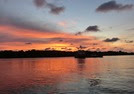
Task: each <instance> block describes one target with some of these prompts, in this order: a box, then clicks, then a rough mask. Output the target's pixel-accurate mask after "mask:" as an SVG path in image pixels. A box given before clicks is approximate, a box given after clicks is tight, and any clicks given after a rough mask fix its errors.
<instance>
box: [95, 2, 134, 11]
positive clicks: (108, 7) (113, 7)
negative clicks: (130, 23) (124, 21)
mask: <svg viewBox="0 0 134 94" xmlns="http://www.w3.org/2000/svg"><path fill="white" fill-rule="evenodd" d="M133 6H134V5H133V4H125V5H123V4H118V3H117V2H116V1H114V0H112V1H109V2H106V3H103V4H101V5H100V6H99V7H98V8H97V9H96V11H97V12H109V11H124V10H130V9H132V8H133Z"/></svg>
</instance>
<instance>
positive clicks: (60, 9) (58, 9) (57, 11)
mask: <svg viewBox="0 0 134 94" xmlns="http://www.w3.org/2000/svg"><path fill="white" fill-rule="evenodd" d="M48 7H49V8H50V12H51V13H53V14H56V15H58V14H60V13H61V12H64V10H65V7H64V6H60V7H59V6H56V5H54V4H48Z"/></svg>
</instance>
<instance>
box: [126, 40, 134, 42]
mask: <svg viewBox="0 0 134 94" xmlns="http://www.w3.org/2000/svg"><path fill="white" fill-rule="evenodd" d="M125 42H126V43H133V42H134V41H133V40H125Z"/></svg>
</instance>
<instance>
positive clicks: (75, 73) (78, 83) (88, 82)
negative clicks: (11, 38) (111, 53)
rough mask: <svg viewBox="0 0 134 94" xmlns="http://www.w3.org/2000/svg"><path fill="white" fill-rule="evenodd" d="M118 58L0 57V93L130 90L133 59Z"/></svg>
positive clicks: (83, 93) (98, 93)
mask: <svg viewBox="0 0 134 94" xmlns="http://www.w3.org/2000/svg"><path fill="white" fill-rule="evenodd" d="M111 58H112V60H114V63H113V62H112V61H111V62H110V61H109V60H111ZM115 58H116V59H115ZM127 59H128V60H127ZM118 60H122V59H121V58H120V57H118V58H117V57H106V58H103V59H97V58H96V59H93V58H87V59H75V58H51V59H50V58H36V59H0V94H59V93H63V94H70V93H75V94H89V93H90V94H105V93H108V94H111V92H115V93H117V94H129V93H128V92H130V93H133V86H134V84H133V82H134V80H133V77H134V75H133V74H134V67H133V66H134V63H132V61H133V60H134V59H133V58H130V57H129V58H127V57H126V59H123V61H122V62H121V61H120V62H118ZM124 60H126V62H127V63H126V62H125V61H124ZM128 64H129V65H128ZM114 88H115V89H114ZM124 88H125V89H127V90H123V89H124ZM119 91H120V92H121V93H120V92H119Z"/></svg>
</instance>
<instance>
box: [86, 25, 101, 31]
mask: <svg viewBox="0 0 134 94" xmlns="http://www.w3.org/2000/svg"><path fill="white" fill-rule="evenodd" d="M98 31H100V30H99V27H98V26H97V25H94V26H89V27H87V29H86V31H85V32H98Z"/></svg>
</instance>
